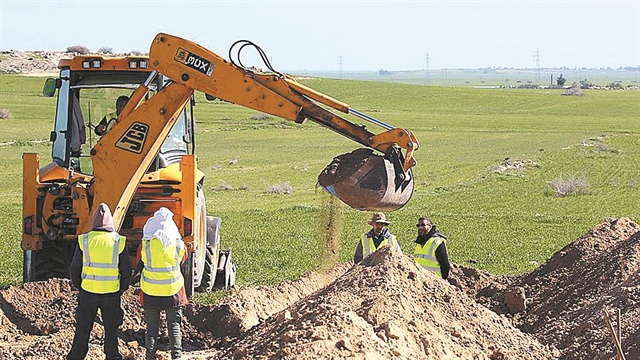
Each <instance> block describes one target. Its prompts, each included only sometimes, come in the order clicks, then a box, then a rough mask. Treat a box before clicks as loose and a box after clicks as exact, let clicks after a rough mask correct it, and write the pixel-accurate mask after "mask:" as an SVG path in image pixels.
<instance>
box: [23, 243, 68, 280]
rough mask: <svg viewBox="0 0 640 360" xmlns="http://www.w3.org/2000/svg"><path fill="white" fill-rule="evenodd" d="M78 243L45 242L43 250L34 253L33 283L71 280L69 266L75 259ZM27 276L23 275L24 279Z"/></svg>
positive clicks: (32, 257) (32, 256)
mask: <svg viewBox="0 0 640 360" xmlns="http://www.w3.org/2000/svg"><path fill="white" fill-rule="evenodd" d="M75 247H76V243H75V242H71V241H57V240H56V241H44V242H43V243H42V249H40V250H36V251H32V253H31V262H32V263H33V268H32V272H31V278H32V280H33V281H44V280H48V279H52V278H62V279H64V278H69V266H70V265H71V260H72V259H73V253H74V252H75ZM26 275H27V274H23V278H24V277H25V276H26Z"/></svg>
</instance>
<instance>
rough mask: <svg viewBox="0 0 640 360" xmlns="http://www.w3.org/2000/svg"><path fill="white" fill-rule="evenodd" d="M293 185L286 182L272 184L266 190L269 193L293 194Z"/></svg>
mask: <svg viewBox="0 0 640 360" xmlns="http://www.w3.org/2000/svg"><path fill="white" fill-rule="evenodd" d="M291 190H292V188H291V185H290V184H289V183H288V182H285V183H283V184H281V185H271V186H269V187H268V188H267V189H266V190H265V191H264V192H266V193H267V194H291Z"/></svg>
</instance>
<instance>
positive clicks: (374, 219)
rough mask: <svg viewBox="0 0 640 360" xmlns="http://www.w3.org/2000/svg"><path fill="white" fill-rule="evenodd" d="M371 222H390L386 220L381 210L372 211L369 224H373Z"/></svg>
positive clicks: (387, 223)
mask: <svg viewBox="0 0 640 360" xmlns="http://www.w3.org/2000/svg"><path fill="white" fill-rule="evenodd" d="M373 223H381V224H385V225H389V224H391V223H390V222H389V221H387V217H386V216H384V213H381V212H377V213H373V215H372V216H371V220H369V225H373Z"/></svg>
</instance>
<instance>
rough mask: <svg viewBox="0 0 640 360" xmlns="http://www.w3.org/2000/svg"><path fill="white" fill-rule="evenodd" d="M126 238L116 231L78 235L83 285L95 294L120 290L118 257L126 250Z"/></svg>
mask: <svg viewBox="0 0 640 360" xmlns="http://www.w3.org/2000/svg"><path fill="white" fill-rule="evenodd" d="M125 245H126V238H125V237H124V236H120V235H119V234H118V233H116V232H103V231H90V232H89V233H87V234H83V235H80V236H78V246H80V250H82V257H83V259H82V283H81V287H82V288H83V289H84V290H86V291H88V292H91V293H94V294H109V293H114V292H118V291H119V290H120V271H119V270H118V257H119V256H120V253H122V252H123V251H124V248H125Z"/></svg>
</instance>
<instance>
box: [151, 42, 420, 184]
mask: <svg viewBox="0 0 640 360" xmlns="http://www.w3.org/2000/svg"><path fill="white" fill-rule="evenodd" d="M149 57H150V59H151V64H152V66H153V68H154V69H155V70H157V71H158V72H160V73H162V74H163V75H165V76H167V77H169V78H170V79H172V80H173V81H175V82H178V83H181V84H184V85H186V86H188V87H190V88H193V89H195V90H198V91H201V92H203V93H205V94H208V95H211V96H214V97H217V98H220V99H223V100H225V101H229V102H232V103H235V104H238V105H242V106H245V107H248V108H251V109H254V110H258V111H261V112H264V113H267V114H271V115H275V116H278V117H281V118H284V119H288V120H292V121H295V122H296V123H303V122H304V121H305V120H306V119H309V120H311V121H313V122H316V123H318V124H320V125H323V126H326V127H328V128H329V129H331V130H334V131H336V132H337V133H339V134H340V135H342V136H345V137H347V138H349V139H351V140H353V141H356V142H358V143H360V144H362V145H364V146H367V147H371V148H374V149H376V150H379V151H381V152H382V153H386V152H387V151H388V148H389V147H390V146H399V147H401V148H403V149H406V150H407V155H405V159H404V162H403V170H404V171H405V172H406V171H408V170H409V169H410V168H411V167H413V166H414V165H415V159H414V158H413V155H412V154H413V151H414V150H416V149H418V141H417V140H416V138H415V136H414V135H413V133H412V132H411V131H410V130H407V129H394V128H393V127H392V126H390V125H387V124H384V123H383V122H381V121H379V120H376V119H374V118H371V117H369V116H367V115H365V114H362V113H360V112H358V111H356V110H354V109H352V108H350V107H349V105H347V104H345V103H343V102H341V101H338V100H336V99H333V98H331V97H329V96H327V95H325V94H322V93H319V92H317V91H315V90H313V89H311V88H309V87H306V86H304V85H302V84H300V83H298V82H297V81H295V79H293V78H291V77H289V76H287V75H284V74H257V73H255V72H253V71H249V70H246V69H243V68H240V67H238V66H236V65H234V64H232V63H230V62H229V61H227V60H225V59H223V58H222V57H220V56H218V55H216V54H215V53H213V52H211V51H209V50H207V49H205V48H204V47H202V46H200V45H198V44H195V43H193V42H191V41H189V40H185V39H182V38H179V37H176V36H172V35H168V34H162V33H161V34H158V35H157V36H156V38H155V39H154V41H153V44H152V46H151V51H150V52H149ZM314 101H316V102H318V103H321V104H324V105H326V106H328V107H331V108H333V109H335V110H338V111H340V112H343V113H345V114H353V115H355V116H358V117H360V118H363V119H365V120H367V121H371V122H374V123H376V124H378V125H380V126H382V127H384V128H386V129H387V131H385V132H383V133H380V134H377V135H376V134H373V133H371V132H370V131H369V130H367V129H366V128H364V127H362V126H359V125H356V124H354V123H352V122H350V121H348V120H347V119H344V118H342V117H340V116H338V115H336V114H334V113H332V112H330V111H327V110H325V109H324V108H322V107H320V106H319V105H317V104H316V103H314Z"/></svg>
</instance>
